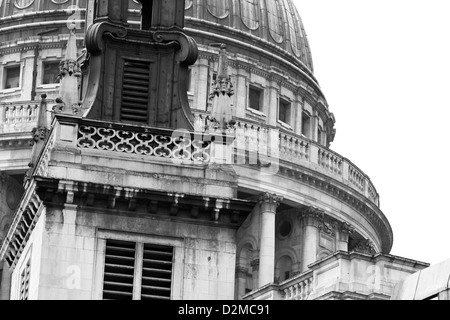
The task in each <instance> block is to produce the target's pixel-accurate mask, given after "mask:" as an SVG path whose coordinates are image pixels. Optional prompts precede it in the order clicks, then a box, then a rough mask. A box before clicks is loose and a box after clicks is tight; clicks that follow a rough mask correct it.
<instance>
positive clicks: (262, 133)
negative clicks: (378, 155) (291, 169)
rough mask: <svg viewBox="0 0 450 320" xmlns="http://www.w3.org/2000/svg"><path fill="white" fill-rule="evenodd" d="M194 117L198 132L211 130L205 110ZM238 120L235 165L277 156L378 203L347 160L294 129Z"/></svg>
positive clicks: (366, 181)
mask: <svg viewBox="0 0 450 320" xmlns="http://www.w3.org/2000/svg"><path fill="white" fill-rule="evenodd" d="M194 118H195V125H194V127H195V129H196V130H197V131H200V132H206V131H208V119H209V118H208V114H207V113H206V112H204V111H194ZM235 120H236V125H235V128H236V129H235V136H236V140H235V142H234V149H235V154H236V155H237V156H236V158H237V159H236V161H235V164H257V163H259V161H260V160H263V159H264V158H271V159H272V160H273V159H275V158H276V157H278V158H279V159H278V160H280V161H286V162H289V163H291V164H294V165H301V166H305V167H307V168H311V169H312V170H314V171H319V172H321V173H323V174H325V175H327V176H330V177H332V178H334V179H336V180H339V181H341V182H342V183H344V184H346V185H348V186H349V187H350V188H352V189H354V190H356V191H357V192H358V193H359V194H362V195H363V196H365V197H366V198H368V199H369V200H370V201H371V202H372V203H374V204H375V205H377V206H379V195H378V193H377V191H376V189H375V186H374V185H373V184H372V182H371V181H370V179H369V177H368V176H367V175H366V174H364V172H362V171H361V170H360V169H358V168H357V167H356V166H355V165H354V164H353V163H352V162H351V161H349V160H348V159H346V158H344V157H342V156H340V155H339V154H337V153H336V152H334V151H332V150H330V149H328V148H326V147H324V146H322V145H320V144H319V143H317V142H314V141H312V140H309V139H307V138H305V137H303V136H300V135H297V134H295V133H293V132H290V131H287V130H284V129H279V128H276V127H272V126H269V125H264V124H261V123H259V122H255V121H250V120H247V119H240V118H236V119H235ZM243 150H244V151H245V152H243Z"/></svg>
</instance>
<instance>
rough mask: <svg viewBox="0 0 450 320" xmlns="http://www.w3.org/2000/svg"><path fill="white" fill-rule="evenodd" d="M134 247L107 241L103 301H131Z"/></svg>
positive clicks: (121, 242) (125, 243) (132, 244)
mask: <svg viewBox="0 0 450 320" xmlns="http://www.w3.org/2000/svg"><path fill="white" fill-rule="evenodd" d="M135 256H136V245H135V244H134V243H133V242H123V241H114V240H108V242H107V243H106V253H105V276H104V283H103V299H105V300H110V299H112V300H132V299H133V282H134V265H135Z"/></svg>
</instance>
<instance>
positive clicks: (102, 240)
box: [92, 230, 184, 300]
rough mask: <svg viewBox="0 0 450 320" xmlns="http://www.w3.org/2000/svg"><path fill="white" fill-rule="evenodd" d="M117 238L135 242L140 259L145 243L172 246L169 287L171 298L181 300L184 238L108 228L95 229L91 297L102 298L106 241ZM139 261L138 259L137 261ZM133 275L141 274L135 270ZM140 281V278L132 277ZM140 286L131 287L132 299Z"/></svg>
mask: <svg viewBox="0 0 450 320" xmlns="http://www.w3.org/2000/svg"><path fill="white" fill-rule="evenodd" d="M107 240H118V241H126V242H134V243H136V250H137V253H136V258H137V259H142V258H143V257H142V253H143V252H140V253H139V252H138V251H139V250H140V251H142V250H143V247H144V245H145V244H154V245H161V246H170V247H173V265H172V281H171V283H172V288H171V297H170V299H171V300H183V269H184V263H183V261H184V239H182V238H175V237H168V236H160V235H150V234H135V233H127V232H119V231H110V230H97V236H96V258H95V267H94V268H95V269H94V270H95V272H94V278H93V281H94V290H93V293H92V298H93V299H94V300H102V299H103V281H104V280H103V279H104V269H105V268H104V262H105V253H106V241H107ZM138 263H140V261H138ZM134 275H135V277H138V276H141V275H140V274H139V272H137V270H135V274H134ZM137 280H138V282H139V283H140V282H141V279H137V278H135V279H134V282H135V285H136V282H137ZM140 291H141V288H140V286H139V287H135V288H133V300H138V299H136V298H137V294H138V293H139V294H140Z"/></svg>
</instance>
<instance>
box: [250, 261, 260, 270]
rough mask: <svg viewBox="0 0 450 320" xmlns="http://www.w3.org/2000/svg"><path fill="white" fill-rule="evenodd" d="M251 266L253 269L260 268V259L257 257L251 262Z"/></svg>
mask: <svg viewBox="0 0 450 320" xmlns="http://www.w3.org/2000/svg"><path fill="white" fill-rule="evenodd" d="M250 266H251V267H252V269H253V271H258V270H259V259H255V260H253V261H252V262H250Z"/></svg>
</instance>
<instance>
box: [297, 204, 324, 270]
mask: <svg viewBox="0 0 450 320" xmlns="http://www.w3.org/2000/svg"><path fill="white" fill-rule="evenodd" d="M321 218H322V213H321V211H320V210H318V209H315V208H313V207H309V208H307V209H305V210H303V211H302V213H301V214H300V219H301V222H302V225H303V245H302V248H303V250H302V272H305V271H307V270H308V265H310V264H311V263H314V262H316V261H317V246H318V237H319V232H318V227H319V222H320V220H321Z"/></svg>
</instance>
